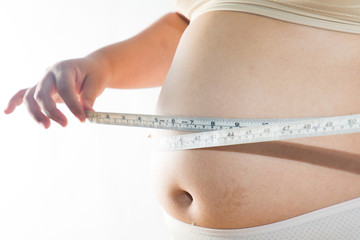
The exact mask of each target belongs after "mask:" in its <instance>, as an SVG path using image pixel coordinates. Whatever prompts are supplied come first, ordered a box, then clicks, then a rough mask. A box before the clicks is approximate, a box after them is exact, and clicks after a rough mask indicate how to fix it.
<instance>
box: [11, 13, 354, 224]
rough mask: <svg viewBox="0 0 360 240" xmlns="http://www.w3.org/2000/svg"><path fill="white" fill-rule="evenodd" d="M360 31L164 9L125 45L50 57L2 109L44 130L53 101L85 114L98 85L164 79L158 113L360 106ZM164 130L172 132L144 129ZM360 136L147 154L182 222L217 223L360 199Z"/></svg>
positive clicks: (266, 113)
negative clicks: (20, 110)
mask: <svg viewBox="0 0 360 240" xmlns="http://www.w3.org/2000/svg"><path fill="white" fill-rule="evenodd" d="M359 38H360V37H359V35H356V34H348V33H341V32H335V31H328V30H323V29H316V28H311V27H306V26H301V25H297V24H291V23H286V22H282V21H277V20H274V19H270V18H265V17H260V16H257V15H252V14H245V13H239V12H222V11H218V12H211V13H206V14H204V15H202V16H200V17H198V18H197V19H196V20H195V21H193V22H191V24H190V25H189V23H188V22H187V21H186V19H184V18H183V17H182V16H180V15H178V14H176V13H171V14H168V15H166V16H164V17H163V18H161V19H160V20H159V21H157V22H156V23H154V24H153V25H152V26H150V27H149V28H148V29H146V30H145V31H144V32H142V33H140V34H139V35H137V36H135V37H133V38H131V39H129V40H126V41H124V42H120V43H116V44H114V45H111V46H108V47H105V48H103V49H100V50H98V51H96V52H94V53H92V54H90V55H89V56H87V57H85V58H81V59H73V60H67V61H62V62H60V63H57V64H55V65H54V66H53V67H52V68H50V69H49V71H48V73H47V74H46V75H45V76H44V78H43V79H42V80H41V81H40V82H39V83H38V84H37V85H35V86H34V87H32V88H29V89H24V90H21V91H19V92H18V93H17V94H16V95H14V97H13V98H12V99H11V100H10V102H9V106H8V108H7V109H6V110H5V112H7V113H11V112H12V111H13V110H14V109H15V107H16V106H18V105H19V104H21V103H22V102H24V103H25V104H26V105H27V107H28V110H29V113H30V114H31V115H32V116H33V117H34V119H35V120H36V121H38V122H39V123H41V124H43V125H44V126H45V127H46V128H47V127H49V126H50V119H52V120H54V121H56V122H58V123H60V124H61V125H63V126H65V125H66V117H65V116H64V115H63V114H62V113H61V112H59V110H58V109H57V108H56V103H57V102H60V99H62V101H64V102H65V104H66V105H67V106H68V107H69V109H70V110H71V111H72V112H73V113H74V114H75V116H77V117H78V118H79V119H80V120H82V121H83V120H84V119H85V115H84V111H85V110H90V109H91V108H92V106H93V103H94V101H95V99H96V97H97V96H98V95H99V94H101V92H102V91H103V90H104V88H105V87H112V88H138V87H153V86H162V92H161V94H160V97H159V100H158V104H157V110H156V111H157V113H159V114H176V115H189V116H204V117H234V118H288V117H319V116H332V115H345V114H354V113H359V112H360V107H359V106H360V104H359V100H358V89H359V88H360V81H359V78H358V76H359V75H360V68H359V67H358V66H359V65H360V60H359V59H360V57H359V56H360V41H359V40H360V39H359ZM139 69H140V70H139ZM145 79H146V81H144V80H145ZM299 86H301V91H299ZM165 134H166V135H169V134H170V135H172V134H178V133H177V132H172V131H166V132H163V131H160V132H155V133H154V134H153V136H154V137H156V136H157V135H165ZM359 143H360V135H359V134H351V135H342V136H330V137H321V138H311V139H297V140H291V141H283V142H271V143H259V144H247V145H241V146H232V147H219V148H211V149H200V150H191V151H178V152H168V153H154V154H153V159H152V163H153V169H152V173H153V179H154V189H155V192H156V195H157V197H158V199H159V202H160V203H161V205H162V206H163V207H164V209H165V210H166V211H167V212H168V213H169V214H170V215H171V216H173V217H175V218H177V219H179V220H181V221H183V222H187V223H191V224H195V225H198V226H203V227H211V228H225V229H227V228H246V227H253V226H259V225H264V224H268V223H273V222H277V221H281V220H284V219H288V218H292V217H295V216H298V215H301V214H305V213H308V212H311V211H314V210H317V209H320V208H324V207H326V206H330V205H334V204H336V203H340V202H343V201H346V200H350V199H353V198H356V197H359V196H360V148H359V147H358V145H359Z"/></svg>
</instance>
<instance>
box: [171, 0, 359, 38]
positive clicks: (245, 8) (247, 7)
mask: <svg viewBox="0 0 360 240" xmlns="http://www.w3.org/2000/svg"><path fill="white" fill-rule="evenodd" d="M178 10H179V11H180V12H183V13H184V14H185V15H186V16H187V17H189V18H190V19H191V20H192V21H193V20H194V19H196V18H197V17H198V16H200V15H202V14H204V13H207V12H212V11H219V10H222V11H238V12H246V13H252V14H258V15H261V16H265V17H270V18H274V19H278V20H282V21H287V22H292V23H297V24H302V25H306V26H312V27H317V28H323V29H329V30H335V31H341V32H349V33H360V23H359V22H352V21H347V20H344V19H338V18H334V17H330V16H325V15H320V14H316V13H312V12H309V11H302V10H299V9H295V8H291V7H289V6H284V5H280V4H277V3H274V2H269V1H263V0H252V1H251V2H250V1H249V0H244V1H242V0H236V1H223V0H212V1H200V3H199V4H196V5H195V6H193V7H191V8H189V9H181V5H179V9H178Z"/></svg>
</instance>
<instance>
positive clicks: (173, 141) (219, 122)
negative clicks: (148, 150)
mask: <svg viewBox="0 0 360 240" xmlns="http://www.w3.org/2000/svg"><path fill="white" fill-rule="evenodd" d="M86 114H87V118H88V120H89V121H90V122H94V123H101V124H112V125H122V126H132V127H147V128H157V129H168V130H177V131H187V132H196V133H191V134H185V135H178V136H172V137H164V138H161V139H160V140H159V141H158V142H157V144H156V147H157V149H158V150H162V151H173V150H183V149H195V148H207V147H217V146H227V145H235V144H244V143H255V142H268V141H275V140H286V139H294V138H305V137H316V136H326V135H337V134H347V133H355V132H360V114H356V115H346V116H336V117H322V118H289V119H232V118H202V117H185V116H163V115H145V114H126V113H108V112H90V111H89V112H86Z"/></svg>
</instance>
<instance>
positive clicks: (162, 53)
mask: <svg viewBox="0 0 360 240" xmlns="http://www.w3.org/2000/svg"><path fill="white" fill-rule="evenodd" d="M187 25H188V22H186V20H185V19H184V18H183V17H181V16H180V15H179V14H177V13H169V14H167V15H165V16H163V17H162V18H160V19H159V20H158V21H157V22H155V23H154V24H152V25H151V26H150V27H148V28H147V29H146V30H144V31H143V32H141V33H139V34H138V35H136V36H134V37H133V38H131V39H128V40H126V41H122V42H119V43H115V44H113V45H110V46H107V47H104V48H102V49H99V50H97V51H95V52H93V53H91V54H89V55H88V56H86V57H84V58H79V59H70V60H65V61H60V62H58V63H56V64H55V65H53V66H52V67H50V68H49V69H48V71H47V73H46V74H45V76H44V77H43V79H41V80H40V82H39V83H37V84H36V85H35V86H33V87H31V88H26V89H22V90H20V91H19V92H17V93H16V94H15V95H14V96H13V97H12V98H11V100H10V101H9V104H8V107H7V108H6V109H5V113H6V114H10V113H12V112H13V111H14V110H15V108H16V107H17V106H19V105H20V104H22V103H24V104H25V105H26V107H27V109H28V111H29V113H30V115H31V116H32V117H33V118H34V119H35V121H37V122H38V123H39V124H42V125H43V126H44V127H45V128H49V127H50V119H52V120H54V121H55V122H57V123H59V124H60V125H62V126H66V125H67V118H66V116H65V115H64V114H63V113H61V111H59V110H58V108H57V107H56V103H61V102H64V103H65V104H66V105H67V107H68V108H69V109H70V110H71V112H72V113H73V114H74V115H75V116H76V117H77V118H78V119H79V120H80V121H85V119H86V115H85V111H86V110H92V106H93V104H94V102H95V99H96V97H98V96H99V95H100V94H101V93H102V92H103V90H104V89H105V88H146V87H155V86H161V85H162V83H163V81H164V79H165V76H166V74H167V71H168V69H169V67H170V64H171V61H172V58H173V56H174V53H175V49H176V47H177V44H178V42H179V40H180V37H181V35H182V33H183V31H184V30H185V28H186V27H187ZM139 69H140V70H139Z"/></svg>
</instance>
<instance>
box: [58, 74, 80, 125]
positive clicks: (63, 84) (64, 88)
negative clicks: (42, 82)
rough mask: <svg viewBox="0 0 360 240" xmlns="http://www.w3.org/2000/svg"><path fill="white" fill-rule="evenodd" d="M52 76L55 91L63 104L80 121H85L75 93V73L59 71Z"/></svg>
mask: <svg viewBox="0 0 360 240" xmlns="http://www.w3.org/2000/svg"><path fill="white" fill-rule="evenodd" d="M54 76H55V83H56V88H57V91H58V93H59V95H60V97H61V98H62V100H63V101H64V103H65V104H66V105H67V107H68V108H69V109H70V111H71V112H72V113H73V114H74V115H75V116H76V117H77V118H78V119H80V121H85V119H86V115H85V111H84V109H83V107H82V105H81V103H80V101H79V97H78V93H77V92H76V86H75V81H76V77H77V76H76V73H75V71H59V72H58V73H57V74H55V75H54Z"/></svg>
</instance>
